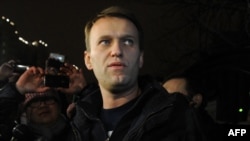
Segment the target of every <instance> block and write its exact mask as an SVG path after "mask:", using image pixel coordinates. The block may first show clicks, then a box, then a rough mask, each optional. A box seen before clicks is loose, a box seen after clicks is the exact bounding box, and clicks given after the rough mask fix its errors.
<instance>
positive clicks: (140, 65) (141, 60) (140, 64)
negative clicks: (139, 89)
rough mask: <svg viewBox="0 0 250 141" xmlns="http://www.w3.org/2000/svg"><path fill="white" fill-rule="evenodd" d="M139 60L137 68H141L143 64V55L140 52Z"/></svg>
mask: <svg viewBox="0 0 250 141" xmlns="http://www.w3.org/2000/svg"><path fill="white" fill-rule="evenodd" d="M139 59H140V60H139V61H140V62H139V68H142V66H143V63H144V53H143V52H141V53H140V58H139Z"/></svg>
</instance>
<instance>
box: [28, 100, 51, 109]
mask: <svg viewBox="0 0 250 141" xmlns="http://www.w3.org/2000/svg"><path fill="white" fill-rule="evenodd" d="M42 103H43V104H44V105H53V104H55V103H56V101H55V99H43V100H38V101H34V102H32V103H30V105H29V107H31V108H38V107H40V106H41V105H42Z"/></svg>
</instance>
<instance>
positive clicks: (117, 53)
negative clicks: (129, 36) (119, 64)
mask: <svg viewBox="0 0 250 141" xmlns="http://www.w3.org/2000/svg"><path fill="white" fill-rule="evenodd" d="M111 56H112V57H121V56H122V45H121V43H119V42H114V43H113V44H112V47H111Z"/></svg>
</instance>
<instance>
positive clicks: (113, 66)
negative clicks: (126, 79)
mask: <svg viewBox="0 0 250 141" xmlns="http://www.w3.org/2000/svg"><path fill="white" fill-rule="evenodd" d="M108 67H112V68H123V67H126V65H125V64H124V63H121V62H113V63H111V64H109V65H108Z"/></svg>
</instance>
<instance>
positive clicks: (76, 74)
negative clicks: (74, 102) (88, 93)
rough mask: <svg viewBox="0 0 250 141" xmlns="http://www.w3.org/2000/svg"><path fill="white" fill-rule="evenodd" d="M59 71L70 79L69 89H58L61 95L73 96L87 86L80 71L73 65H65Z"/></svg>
mask: <svg viewBox="0 0 250 141" xmlns="http://www.w3.org/2000/svg"><path fill="white" fill-rule="evenodd" d="M61 71H62V72H63V73H65V74H66V75H68V76H69V79H70V82H69V88H58V90H59V91H61V92H62V93H65V94H70V95H73V94H76V93H79V92H80V91H81V90H82V89H83V88H84V87H85V86H86V85H87V82H86V80H85V77H84V75H83V72H82V69H78V67H76V66H75V65H72V64H69V63H65V64H64V67H61Z"/></svg>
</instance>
